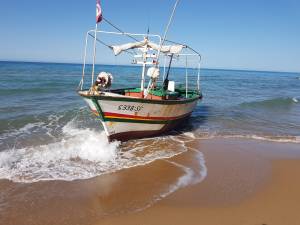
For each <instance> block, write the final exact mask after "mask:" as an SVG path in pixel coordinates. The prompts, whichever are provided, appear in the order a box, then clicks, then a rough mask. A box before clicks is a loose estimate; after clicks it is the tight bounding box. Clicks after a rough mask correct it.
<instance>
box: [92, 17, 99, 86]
mask: <svg viewBox="0 0 300 225" xmlns="http://www.w3.org/2000/svg"><path fill="white" fill-rule="evenodd" d="M97 29H98V23H96V27H95V35H94V36H95V38H94V53H93V67H92V82H91V87H92V86H93V84H94V75H95V61H96V41H97Z"/></svg>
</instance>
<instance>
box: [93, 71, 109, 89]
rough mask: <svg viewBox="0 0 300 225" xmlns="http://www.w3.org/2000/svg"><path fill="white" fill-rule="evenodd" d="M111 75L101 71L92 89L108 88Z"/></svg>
mask: <svg viewBox="0 0 300 225" xmlns="http://www.w3.org/2000/svg"><path fill="white" fill-rule="evenodd" d="M112 80H113V76H112V75H111V73H107V72H101V73H99V74H98V76H97V79H96V81H95V83H94V85H93V91H94V92H99V91H101V90H104V89H109V88H110V86H111V84H112Z"/></svg>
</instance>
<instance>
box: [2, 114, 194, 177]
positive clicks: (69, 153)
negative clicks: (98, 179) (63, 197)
mask: <svg viewBox="0 0 300 225" xmlns="http://www.w3.org/2000/svg"><path fill="white" fill-rule="evenodd" d="M78 117H80V116H77V117H75V118H74V119H73V120H71V121H69V122H68V123H66V124H65V125H64V126H63V127H62V128H61V131H60V132H59V135H60V136H61V137H60V138H57V137H55V138H54V139H52V142H50V143H46V144H38V145H31V146H25V147H21V148H20V147H19V148H16V147H12V148H8V149H5V150H4V151H1V152H0V179H9V180H11V181H14V182H23V183H32V182H38V181H42V180H66V181H72V180H76V179H88V178H92V177H95V176H99V175H102V174H107V173H111V172H114V171H118V170H121V169H124V168H130V167H135V166H139V165H145V164H148V163H151V162H153V161H155V160H157V159H166V158H170V157H172V156H175V155H177V154H181V153H183V152H185V151H187V148H186V146H185V143H184V141H182V138H183V139H184V136H183V137H182V138H181V139H179V138H172V136H165V137H157V138H149V139H143V140H134V141H130V142H127V143H123V144H121V143H120V142H112V143H109V142H108V140H107V137H106V135H105V133H104V132H103V131H102V132H101V131H99V129H97V130H93V129H91V128H82V127H81V126H79V125H82V124H81V123H80V124H79V123H78V120H79V119H78ZM52 119H53V121H52V122H53V123H54V122H55V121H58V120H59V118H57V117H53V118H52ZM43 127H47V128H48V130H47V133H48V136H52V131H51V129H58V127H57V126H54V127H49V123H48V124H45V123H33V124H27V125H26V126H24V127H22V128H20V129H19V130H17V131H15V133H14V135H18V136H24V135H25V137H26V134H28V133H31V132H34V130H35V129H38V128H39V129H42V128H43ZM191 135H192V133H191V134H188V136H191ZM188 136H187V137H188ZM185 139H187V138H185ZM188 139H190V137H188ZM53 140H54V141H53ZM159 146H160V147H159Z"/></svg>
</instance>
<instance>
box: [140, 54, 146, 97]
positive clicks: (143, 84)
mask: <svg viewBox="0 0 300 225" xmlns="http://www.w3.org/2000/svg"><path fill="white" fill-rule="evenodd" d="M146 63H147V50H146V49H143V71H142V80H141V92H142V96H143V97H144V89H145V72H146Z"/></svg>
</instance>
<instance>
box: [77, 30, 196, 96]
mask: <svg viewBox="0 0 300 225" xmlns="http://www.w3.org/2000/svg"><path fill="white" fill-rule="evenodd" d="M97 34H107V35H119V36H126V37H130V38H131V39H134V40H135V41H137V42H140V40H138V39H137V38H145V37H147V38H149V39H153V40H154V39H155V40H156V43H158V44H159V46H160V47H161V43H162V37H161V36H160V35H157V34H143V33H129V32H114V31H103V30H89V31H87V33H86V37H85V47H84V55H83V67H82V79H81V81H80V83H79V86H78V89H79V90H82V89H83V85H84V79H85V75H86V65H87V49H88V39H89V37H92V38H93V40H94V53H93V59H94V60H93V63H92V74H91V75H92V76H91V87H92V86H93V83H94V74H95V69H94V68H95V58H96V42H100V43H101V44H102V45H105V46H106V47H108V48H111V49H112V46H110V45H109V44H107V43H105V42H104V41H102V40H100V39H99V36H98V37H97ZM165 42H166V43H167V42H169V43H173V44H177V45H182V46H184V49H185V50H186V51H185V52H181V53H178V54H175V56H174V57H177V58H181V59H184V61H183V63H182V65H179V67H180V68H185V89H186V97H187V96H188V91H189V90H191V89H192V87H193V86H195V83H196V88H195V89H197V91H198V92H199V93H200V91H201V90H200V69H201V68H200V67H201V54H200V53H199V52H197V51H195V50H194V49H193V48H191V47H189V46H188V45H186V44H181V43H178V42H174V41H169V40H165ZM135 56H137V55H135ZM157 57H159V58H157V59H156V61H157V62H156V64H154V63H153V65H158V61H161V60H164V64H163V66H162V65H160V66H159V67H160V68H163V76H162V79H163V80H164V79H165V76H166V73H167V68H168V66H167V64H166V62H167V60H168V59H169V58H170V54H165V53H162V52H160V49H159V50H158V51H157ZM192 57H194V58H196V59H197V62H196V63H195V64H196V65H195V67H192V69H193V71H194V70H196V71H197V72H196V76H195V77H196V81H193V82H189V80H190V79H191V77H190V75H189V72H190V70H191V67H190V65H189V64H188V61H189V59H190V58H192ZM135 58H136V57H134V59H135ZM171 60H172V58H171ZM147 65H148V64H147ZM147 65H146V64H145V60H144V64H143V73H145V69H146V66H147ZM173 67H174V65H173ZM143 77H144V76H143ZM142 79H144V78H142ZM141 86H142V87H144V83H143V82H142V85H141Z"/></svg>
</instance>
